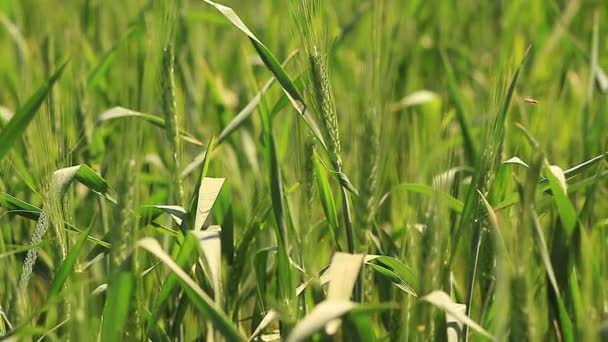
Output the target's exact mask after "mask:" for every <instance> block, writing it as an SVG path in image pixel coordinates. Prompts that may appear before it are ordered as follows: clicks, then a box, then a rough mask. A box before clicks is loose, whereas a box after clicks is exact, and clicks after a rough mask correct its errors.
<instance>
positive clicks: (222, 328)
mask: <svg viewBox="0 0 608 342" xmlns="http://www.w3.org/2000/svg"><path fill="white" fill-rule="evenodd" d="M137 245H138V246H139V247H141V248H143V249H145V250H147V251H148V252H150V253H151V254H152V255H154V256H156V257H157V258H158V259H159V260H160V261H162V262H163V263H164V264H165V265H167V267H169V268H170V269H171V271H173V272H174V273H175V274H176V275H177V276H178V277H179V279H180V281H181V284H182V287H184V290H185V291H186V294H187V295H188V298H190V301H191V302H192V304H193V305H194V306H195V307H196V308H197V309H198V310H199V311H200V312H201V313H202V314H203V315H204V316H206V317H208V319H209V320H210V321H211V323H212V324H213V326H214V327H216V328H217V329H218V331H219V332H221V333H222V335H223V336H224V337H225V338H226V339H227V340H229V341H246V339H245V338H244V337H243V336H242V335H241V333H240V332H239V330H238V328H237V327H236V326H235V325H234V323H232V322H231V321H230V320H229V319H228V317H226V315H225V314H224V313H223V312H222V311H221V310H220V308H218V307H217V306H216V305H215V303H214V302H213V300H212V299H211V298H209V296H208V295H207V294H206V293H205V292H204V291H203V290H202V289H201V288H200V287H199V286H198V285H197V284H196V283H195V282H194V280H193V279H192V278H190V276H188V274H187V273H186V272H184V270H182V269H181V268H180V267H179V265H177V264H176V263H175V262H174V261H173V260H172V259H171V257H170V256H169V255H168V254H167V253H165V251H163V249H162V247H161V246H160V244H159V243H158V242H157V241H156V240H154V239H152V238H145V239H142V240H140V241H139V242H138V243H137Z"/></svg>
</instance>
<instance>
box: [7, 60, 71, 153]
mask: <svg viewBox="0 0 608 342" xmlns="http://www.w3.org/2000/svg"><path fill="white" fill-rule="evenodd" d="M67 64H68V62H67V61H66V62H64V63H63V64H61V66H60V67H59V68H57V70H55V72H54V73H53V75H52V76H51V77H50V78H49V79H48V80H47V81H46V82H44V83H43V84H42V85H41V86H40V88H38V90H37V91H36V92H35V93H34V94H33V95H32V96H30V98H28V100H27V101H26V102H25V103H24V104H23V106H21V107H19V109H17V111H16V112H15V115H13V117H12V118H11V120H10V121H9V122H8V123H7V124H6V126H4V128H3V129H2V131H0V161H2V159H3V158H4V157H5V156H6V154H7V153H8V151H9V150H10V149H11V148H12V147H13V145H14V144H15V142H16V141H17V139H19V138H20V137H21V135H22V134H23V132H25V129H26V128H27V126H28V125H29V124H30V122H31V121H32V119H34V116H35V115H36V112H37V111H38V108H40V106H41V105H42V103H43V102H44V99H45V98H46V97H47V95H48V94H49V92H50V91H51V89H52V88H53V85H55V83H56V82H57V80H59V78H60V77H61V74H62V73H63V70H64V69H65V67H66V65H67Z"/></svg>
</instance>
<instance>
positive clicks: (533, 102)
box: [524, 97, 539, 105]
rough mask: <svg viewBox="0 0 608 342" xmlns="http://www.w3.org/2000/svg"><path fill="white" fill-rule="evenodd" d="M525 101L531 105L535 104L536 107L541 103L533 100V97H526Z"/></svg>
mask: <svg viewBox="0 0 608 342" xmlns="http://www.w3.org/2000/svg"><path fill="white" fill-rule="evenodd" d="M524 101H526V102H528V103H530V104H534V105H535V104H538V103H539V101H538V100H535V99H533V98H531V97H525V98H524Z"/></svg>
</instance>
